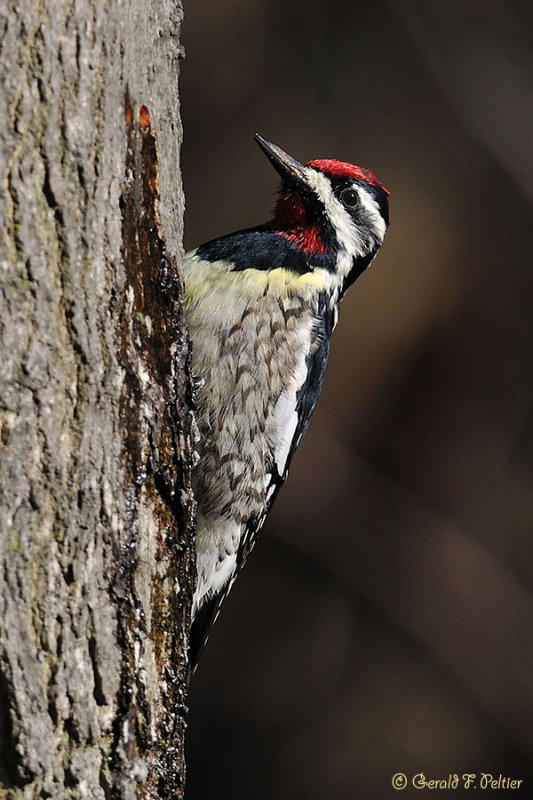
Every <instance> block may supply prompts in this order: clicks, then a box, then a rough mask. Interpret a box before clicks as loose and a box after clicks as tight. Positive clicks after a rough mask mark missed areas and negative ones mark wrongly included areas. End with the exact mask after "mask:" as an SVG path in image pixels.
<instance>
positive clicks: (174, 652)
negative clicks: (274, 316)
mask: <svg viewBox="0 0 533 800" xmlns="http://www.w3.org/2000/svg"><path fill="white" fill-rule="evenodd" d="M180 22H181V5H180V3H179V2H173V1H172V0H153V2H146V0H129V2H128V3H124V4H119V3H112V2H97V1H96V0H94V2H91V0H73V2H69V0H53V2H48V3H39V2H37V3H36V2H30V0H17V2H16V3H15V2H11V3H9V7H8V6H7V4H5V5H4V4H2V6H0V42H1V52H0V71H1V89H0V119H1V120H2V125H1V126H0V174H1V180H2V186H1V191H0V218H1V221H2V240H1V242H0V259H1V260H0V270H1V271H0V304H1V318H0V319H1V323H0V348H1V360H0V569H1V571H0V798H10V799H12V800H14V799H15V798H17V799H18V798H37V797H53V798H85V797H86V798H145V797H146V798H148V797H150V798H153V797H161V798H163V797H173V798H180V797H182V793H183V780H184V760H183V732H184V727H185V723H184V708H185V705H184V703H185V666H186V665H185V657H186V656H185V648H186V644H187V631H188V623H189V614H190V598H191V592H192V586H193V574H194V564H193V556H192V554H191V548H190V542H191V532H192V526H193V515H194V503H193V499H192V494H191V489H190V466H191V414H190V403H189V398H190V393H189V377H188V340H187V336H186V331H185V327H184V323H183V315H182V293H181V289H182V287H181V279H180V274H179V271H178V261H179V257H180V254H181V232H182V210H183V200H182V191H181V184H180V175H179V150H178V148H179V144H180V141H181V127H180V118H179V107H178V89H177V78H178V61H179V58H180V55H181V50H180V46H179V41H178V35H179V26H180Z"/></svg>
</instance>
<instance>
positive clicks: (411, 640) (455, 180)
mask: <svg viewBox="0 0 533 800" xmlns="http://www.w3.org/2000/svg"><path fill="white" fill-rule="evenodd" d="M532 40H533V4H531V2H530V0H524V2H505V3H504V2H492V1H491V0H486V1H485V2H466V0H465V1H464V2H463V1H462V0H447V2H440V3H438V2H432V3H429V2H427V0H403V2H383V1H381V2H380V1H378V2H373V3H368V2H360V1H359V0H355V1H354V0H332V2H326V1H325V0H307V2H304V0H270V1H269V2H267V0H262V2H260V0H226V1H225V2H213V0H194V2H193V1H192V0H191V1H190V2H188V3H186V8H185V24H184V42H185V47H186V51H187V57H186V60H185V63H184V67H183V73H182V76H183V77H182V99H183V122H184V129H185V141H184V146H183V170H184V179H185V190H186V197H187V212H186V246H187V247H188V248H190V247H193V246H194V245H196V244H199V243H200V242H202V241H205V240H207V239H209V238H212V237H214V236H217V235H219V234H222V233H226V232H229V231H231V230H235V229H238V228H243V227H246V226H249V225H253V224H255V223H257V222H261V221H264V220H266V219H267V218H268V216H269V212H270V208H271V206H272V202H273V196H274V192H275V190H276V188H277V181H276V176H275V173H274V172H273V170H272V169H271V167H270V166H269V164H268V163H267V161H266V159H265V158H264V156H263V155H262V154H261V152H260V151H259V149H258V148H257V146H256V145H255V143H254V141H253V134H254V132H255V131H256V130H258V131H260V132H261V133H262V134H263V135H264V136H265V137H267V138H268V139H270V140H272V141H274V142H275V143H277V144H279V145H281V146H282V147H283V148H284V149H286V150H287V151H288V152H289V153H291V154H292V155H294V156H295V157H296V158H298V159H300V160H308V159H311V158H317V157H336V158H340V159H342V160H347V161H352V162H354V163H357V164H362V165H364V166H368V167H371V168H372V169H374V170H375V171H376V172H377V174H378V176H379V177H380V179H381V180H382V181H383V182H384V183H385V184H386V185H387V186H388V187H389V188H390V190H391V227H390V229H389V232H388V234H387V237H386V240H385V244H384V246H383V249H382V251H381V253H380V255H379V257H378V258H377V260H376V262H375V263H374V264H373V266H372V268H371V269H370V270H369V271H368V272H367V273H366V274H365V275H364V276H363V277H362V278H361V279H360V280H359V281H358V282H357V284H356V286H355V287H354V288H353V289H352V290H351V292H350V293H349V294H348V296H347V298H346V300H345V301H344V304H343V306H342V309H341V316H340V323H339V326H338V328H337V330H336V331H335V334H334V338H333V343H332V356H331V361H330V366H329V372H328V376H327V379H326V385H325V389H324V392H323V395H322V397H321V399H320V402H319V405H318V408H317V410H316V413H315V417H314V420H313V423H312V425H311V428H310V430H309V432H308V434H307V435H306V438H305V440H304V442H303V443H302V445H301V446H300V449H299V451H298V453H297V455H296V457H295V458H294V460H293V463H292V468H291V474H290V477H289V480H288V482H287V485H286V486H285V488H284V489H283V490H282V492H281V494H280V497H279V499H278V501H277V503H276V506H275V508H274V511H273V512H272V514H271V516H270V518H269V521H268V524H267V525H266V527H265V528H264V530H263V533H262V535H261V537H260V541H259V544H258V545H257V547H256V549H255V550H254V553H253V555H252V556H251V558H250V560H249V562H248V565H247V568H246V569H245V570H244V572H243V573H242V574H241V577H240V578H239V580H238V581H237V583H236V585H235V587H234V589H233V590H232V593H231V596H230V597H229V599H228V600H227V601H226V603H225V606H224V609H223V613H222V615H221V617H220V619H219V621H218V622H217V624H216V626H215V628H214V629H213V632H212V635H211V638H210V641H209V645H208V647H207V649H206V652H205V653H204V656H203V660H202V663H201V665H200V669H199V671H198V673H197V676H196V677H195V679H194V682H193V686H192V691H191V697H190V706H191V713H190V729H189V756H188V758H189V761H188V764H189V766H188V798H189V800H225V798H228V800H229V798H231V800H248V799H249V798H253V800H267V798H268V799H269V800H272V798H276V800H285V799H287V800H288V798H294V797H297V796H298V797H301V798H305V800H324V798H332V799H333V800H354V799H357V798H362V799H363V800H374V799H376V800H382V798H385V799H386V798H393V797H398V793H397V792H395V791H394V790H393V789H392V786H391V778H392V775H393V774H394V773H396V772H399V771H401V772H404V773H406V775H407V776H408V777H409V778H410V777H411V776H412V775H413V774H415V773H419V772H424V773H425V775H426V777H428V778H442V777H446V776H447V775H448V774H449V773H458V774H459V775H461V774H462V773H465V772H476V773H478V774H479V773H480V772H487V773H493V774H494V775H496V776H497V775H498V774H500V773H501V774H503V775H506V776H509V777H514V778H523V779H525V781H526V783H525V784H523V787H524V788H523V789H521V790H519V791H514V792H510V793H506V792H502V791H499V792H494V793H492V792H484V796H485V795H486V794H489V795H492V794H494V796H496V795H497V796H499V797H508V796H513V797H514V796H517V795H518V796H521V797H533V775H532V772H533V770H532V756H533V702H532V699H533V634H532V621H533V613H532V612H533V599H532V589H533V545H532V536H531V530H532V524H533V491H532V471H533V470H532V452H533V373H532V369H531V361H532V354H533V353H532V351H533V335H532V334H533V313H532V302H533V259H532V255H533V253H532V251H533V237H532V229H533V223H532V203H533V147H532V139H533V99H532V98H533V57H532V53H533V50H532ZM413 794H417V793H416V792H415V791H414V790H412V789H411V790H407V791H406V792H404V793H403V795H402V794H401V793H400V796H404V797H408V796H410V797H412V796H413ZM435 794H440V793H439V792H435ZM417 796H418V795H417ZM440 796H442V795H440Z"/></svg>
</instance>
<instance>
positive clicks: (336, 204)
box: [305, 167, 365, 256]
mask: <svg viewBox="0 0 533 800" xmlns="http://www.w3.org/2000/svg"><path fill="white" fill-rule="evenodd" d="M305 171H306V173H307V174H306V178H307V183H308V185H309V187H310V188H311V189H312V190H313V191H314V192H316V195H317V196H318V198H319V200H320V201H321V202H322V203H323V205H324V208H325V210H326V214H327V217H328V219H329V220H330V221H331V224H332V225H333V227H334V228H335V233H336V234H337V239H338V242H339V244H340V246H341V247H342V248H343V249H344V250H346V251H347V252H348V253H350V254H351V255H357V256H362V255H364V254H365V248H364V242H363V240H362V239H361V237H360V236H359V232H358V230H357V228H356V227H355V225H354V223H353V220H352V218H351V217H350V215H349V214H348V212H347V211H346V209H345V208H344V206H343V205H342V203H341V202H340V200H337V198H336V197H335V195H334V194H333V189H332V186H331V183H330V182H329V179H328V178H326V176H325V175H323V174H322V173H321V172H317V170H316V169H313V168H312V167H306V168H305ZM356 188H359V187H356Z"/></svg>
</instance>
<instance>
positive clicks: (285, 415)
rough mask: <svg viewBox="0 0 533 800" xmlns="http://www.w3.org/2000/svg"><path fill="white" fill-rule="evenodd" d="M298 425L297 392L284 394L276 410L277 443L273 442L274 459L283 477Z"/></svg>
mask: <svg viewBox="0 0 533 800" xmlns="http://www.w3.org/2000/svg"><path fill="white" fill-rule="evenodd" d="M297 425H298V413H297V410H296V392H290V393H284V394H282V395H281V397H280V398H279V400H278V402H277V403H276V407H275V409H274V429H275V432H276V439H277V441H273V442H272V444H273V445H274V458H275V460H276V467H277V469H278V473H279V474H280V475H281V476H283V475H284V473H285V466H286V464H287V459H288V457H289V452H290V449H291V445H292V440H293V439H294V434H295V432H296V428H297Z"/></svg>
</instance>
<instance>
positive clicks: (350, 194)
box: [340, 189, 359, 208]
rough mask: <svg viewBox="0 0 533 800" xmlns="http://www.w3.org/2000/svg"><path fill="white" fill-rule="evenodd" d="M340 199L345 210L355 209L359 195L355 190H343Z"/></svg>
mask: <svg viewBox="0 0 533 800" xmlns="http://www.w3.org/2000/svg"><path fill="white" fill-rule="evenodd" d="M340 197H341V202H342V203H343V204H344V205H345V206H346V208H355V207H356V206H357V205H359V195H358V193H357V192H356V191H355V189H343V190H342V192H341V195H340Z"/></svg>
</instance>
